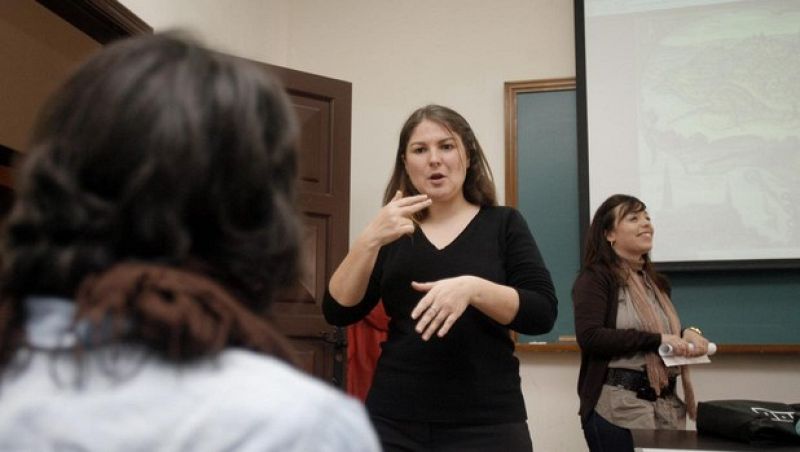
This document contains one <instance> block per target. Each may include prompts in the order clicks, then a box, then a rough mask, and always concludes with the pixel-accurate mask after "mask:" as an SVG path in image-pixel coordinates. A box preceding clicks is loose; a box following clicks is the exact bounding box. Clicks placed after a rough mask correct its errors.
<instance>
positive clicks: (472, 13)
mask: <svg viewBox="0 0 800 452" xmlns="http://www.w3.org/2000/svg"><path fill="white" fill-rule="evenodd" d="M122 3H123V4H125V5H126V6H127V7H128V8H130V9H131V10H132V11H133V12H135V13H136V14H138V15H139V16H140V17H141V18H142V19H144V20H145V21H146V22H148V23H149V24H150V25H152V26H153V27H154V28H155V29H156V31H160V30H164V29H166V28H171V27H176V26H179V27H184V28H188V29H190V30H193V31H194V32H195V33H196V34H197V35H198V36H200V37H202V38H203V39H204V40H205V41H206V43H207V44H208V45H210V46H212V47H215V48H218V49H220V50H223V51H226V52H229V53H232V54H235V55H239V56H244V57H247V58H252V59H256V60H260V61H265V62H268V63H272V64H277V65H281V66H287V67H290V68H293V69H299V70H303V71H308V72H313V73H317V74H320V75H325V76H328V77H334V78H339V79H343V80H346V81H349V82H352V83H353V128H352V174H353V177H352V185H351V193H352V199H351V215H350V219H351V223H350V224H351V228H350V229H351V232H350V237H351V239H352V238H353V237H355V235H356V234H358V232H359V231H360V230H361V229H362V228H363V227H364V226H365V225H366V224H367V222H368V221H369V220H370V219H371V218H372V216H373V215H374V213H375V211H376V210H377V209H378V208H379V207H380V197H381V194H382V192H383V189H384V186H385V183H386V180H387V178H388V175H389V172H390V170H391V168H390V165H391V163H392V157H393V155H394V152H395V147H396V146H397V134H398V132H399V129H400V126H401V125H402V122H403V121H404V120H405V118H406V117H407V116H408V114H409V113H410V112H411V111H412V110H413V109H415V108H417V107H419V106H422V105H424V104H426V103H430V102H436V103H441V104H445V105H449V106H451V107H453V108H455V109H456V110H458V111H459V112H460V113H462V114H463V115H464V116H465V117H466V118H467V119H468V120H469V121H470V123H471V124H472V126H473V128H474V129H475V130H476V133H477V135H478V138H479V140H480V141H481V143H482V145H483V148H484V150H485V151H486V153H487V157H488V159H489V163H490V165H491V167H492V169H493V170H494V173H495V178H496V182H497V187H498V190H499V192H500V194H501V197H502V194H503V187H504V177H503V176H504V174H503V173H504V166H503V165H504V143H503V82H505V81H514V80H528V79H542V78H558V77H570V76H574V74H575V64H574V50H573V49H574V40H573V22H572V1H570V0H502V1H500V2H486V1H483V0H436V1H429V0H404V1H402V2H398V1H391V0H337V1H329V0H291V1H290V0H263V1H262V0H237V1H222V0H170V1H168V2H164V1H163V0H122ZM701 327H702V325H701ZM520 360H521V363H522V367H521V375H522V381H523V391H524V393H525V397H526V402H527V405H528V413H529V416H530V425H531V428H532V430H533V437H534V445H535V449H536V450H537V451H539V452H542V451H543V452H550V451H552V452H562V451H567V452H569V451H576V452H580V451H584V450H586V448H585V446H584V443H583V437H582V433H581V430H580V426H579V423H578V417H577V411H578V400H577V395H576V391H575V384H576V379H577V374H578V365H579V357H578V354H577V353H533V352H525V353H522V354H521V356H520ZM695 374H696V376H695V388H696V392H697V394H698V398H699V399H700V400H709V399H725V398H754V399H763V400H775V401H792V402H800V385H798V384H797V383H796V382H797V381H798V378H799V377H800V360H798V358H797V356H796V355H795V356H758V355H743V356H738V355H737V356H724V355H723V356H718V357H716V358H715V359H714V362H713V363H712V364H709V365H706V366H704V367H698V368H697V371H696V372H695Z"/></svg>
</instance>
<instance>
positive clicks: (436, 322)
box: [411, 276, 475, 341]
mask: <svg viewBox="0 0 800 452" xmlns="http://www.w3.org/2000/svg"><path fill="white" fill-rule="evenodd" d="M471 282H472V279H471V278H470V277H469V276H458V277H455V278H447V279H440V280H439V281H435V282H426V283H419V282H412V283H411V287H413V288H414V290H418V291H420V292H427V293H426V294H425V296H424V297H422V299H421V300H420V301H419V303H417V306H416V307H415V308H414V310H413V311H411V318H412V319H414V320H417V319H419V321H418V322H417V325H416V328H415V329H416V331H417V333H420V334H422V340H425V341H427V340H428V339H430V338H431V336H433V334H434V333H436V334H437V336H439V337H444V335H445V334H447V332H448V331H450V328H451V327H452V326H453V324H454V323H456V320H458V318H459V317H461V315H462V314H463V313H464V311H465V310H466V309H467V306H469V303H470V300H471V299H472V296H473V294H474V291H475V290H474V288H473V284H471Z"/></svg>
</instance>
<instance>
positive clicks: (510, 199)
mask: <svg viewBox="0 0 800 452" xmlns="http://www.w3.org/2000/svg"><path fill="white" fill-rule="evenodd" d="M572 89H575V79H574V78H554V79H546V80H522V81H516V82H506V83H505V86H504V96H503V97H504V106H505V111H504V118H505V120H504V122H505V140H506V146H505V147H506V164H505V175H506V184H505V187H506V197H505V199H506V205H508V206H513V207H517V203H518V202H519V196H518V193H517V190H518V189H517V187H518V185H517V162H518V159H517V95H518V94H520V93H538V92H546V91H567V90H572Z"/></svg>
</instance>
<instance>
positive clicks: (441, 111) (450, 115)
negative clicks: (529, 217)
mask: <svg viewBox="0 0 800 452" xmlns="http://www.w3.org/2000/svg"><path fill="white" fill-rule="evenodd" d="M425 120H429V121H433V122H435V123H437V124H439V125H441V126H442V127H444V128H445V129H447V130H448V131H449V132H450V133H453V134H455V135H458V137H459V138H461V142H462V143H464V148H465V149H464V151H465V153H466V155H467V160H468V164H467V176H466V178H465V179H464V186H463V188H462V190H463V192H464V199H466V200H467V202H469V203H471V204H475V205H478V206H496V205H497V194H496V193H495V186H494V177H493V176H492V170H491V169H490V168H489V163H488V162H487V161H486V156H485V155H484V154H483V148H481V145H480V143H479V142H478V138H477V137H475V132H473V131H472V127H470V125H469V123H468V122H467V120H466V119H464V117H463V116H461V115H460V114H458V113H457V112H455V111H454V110H452V109H450V108H447V107H443V106H441V105H433V104H432V105H426V106H424V107H421V108H418V109H417V110H416V111H414V112H413V113H411V116H409V117H408V119H407V120H406V122H405V124H403V128H402V129H401V130H400V140H399V141H398V143H397V154H396V155H395V161H394V170H393V171H392V176H391V178H390V179H389V183H388V184H387V185H386V191H385V192H384V194H383V204H387V203H388V202H389V201H391V200H392V198H394V195H395V193H396V192H397V191H398V190H400V191H402V192H403V195H404V196H413V195H418V194H419V191H418V190H417V189H416V188H415V187H414V184H412V183H411V179H409V177H408V173H406V169H405V162H404V156H405V152H406V147H407V146H408V141H409V140H410V139H411V134H412V133H414V129H416V128H417V126H418V125H419V124H420V123H421V122H422V121H425ZM427 213H428V212H427V209H425V210H423V211H422V212H419V213H418V214H417V215H416V216H415V218H416V220H418V221H421V220H423V219H424V218H425V217H426V216H427Z"/></svg>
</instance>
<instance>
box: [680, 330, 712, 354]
mask: <svg viewBox="0 0 800 452" xmlns="http://www.w3.org/2000/svg"><path fill="white" fill-rule="evenodd" d="M683 339H684V340H685V341H686V342H687V343H689V354H688V356H702V355H705V354H706V353H708V339H706V338H704V337H703V336H702V335H700V334H698V333H697V332H696V331H694V330H692V329H688V328H687V329H686V330H684V331H683Z"/></svg>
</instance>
